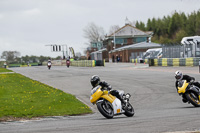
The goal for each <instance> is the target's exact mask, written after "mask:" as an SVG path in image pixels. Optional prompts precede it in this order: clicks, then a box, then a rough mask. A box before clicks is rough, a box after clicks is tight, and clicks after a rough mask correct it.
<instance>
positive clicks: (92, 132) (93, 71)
mask: <svg viewBox="0 0 200 133" xmlns="http://www.w3.org/2000/svg"><path fill="white" fill-rule="evenodd" d="M11 70H13V71H15V72H17V73H21V74H23V75H25V76H27V77H30V78H31V79H34V80H37V81H40V82H42V83H45V84H48V85H50V86H53V87H55V88H58V89H61V90H63V91H65V92H67V93H71V94H73V95H75V96H76V97H77V98H79V99H80V100H81V101H83V102H84V103H85V104H87V105H88V106H90V107H91V108H92V109H93V111H94V113H93V114H87V115H82V116H66V117H48V118H41V119H38V120H29V121H15V122H2V123H0V132H1V133H28V132H31V133H32V132H34V133H46V132H48V133H66V132H67V133H68V132H69V133H79V132H81V133H99V132H104V133H106V132H115V133H120V132H124V133H127V132H131V133H161V132H172V131H194V130H200V108H195V107H193V106H192V105H191V104H187V103H183V102H182V99H181V97H180V96H179V95H178V94H177V92H176V89H175V87H174V84H175V79H174V72H175V71H176V70H182V72H183V73H185V74H189V75H191V76H194V77H195V78H196V80H198V79H199V80H200V74H199V68H198V67H146V65H139V64H137V65H135V64H130V63H119V64H114V63H113V64H109V63H108V64H106V66H105V67H94V68H88V67H70V68H67V67H66V66H53V67H52V69H51V70H48V69H47V67H45V66H40V67H39V66H38V67H25V68H12V69H11ZM92 75H99V76H100V78H101V79H102V80H105V81H107V82H108V83H110V84H111V85H112V88H113V89H119V90H124V91H125V92H128V93H130V94H131V95H132V97H131V99H130V102H131V104H132V105H133V107H134V109H135V115H134V116H133V117H126V116H125V115H119V116H115V117H114V118H113V119H106V118H104V117H103V116H102V115H101V114H100V113H99V112H98V110H97V109H96V106H95V105H92V104H91V103H90V101H89V98H90V91H91V85H90V78H91V76H92ZM44 100H45V99H44Z"/></svg>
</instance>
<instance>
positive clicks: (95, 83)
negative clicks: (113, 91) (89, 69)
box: [90, 75, 100, 87]
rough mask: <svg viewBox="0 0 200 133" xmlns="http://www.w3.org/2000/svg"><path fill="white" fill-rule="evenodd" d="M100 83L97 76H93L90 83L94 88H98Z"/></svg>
mask: <svg viewBox="0 0 200 133" xmlns="http://www.w3.org/2000/svg"><path fill="white" fill-rule="evenodd" d="M99 82H100V78H99V76H97V75H94V76H92V78H91V80H90V83H91V85H92V86H93V87H95V86H97V85H98V84H99Z"/></svg>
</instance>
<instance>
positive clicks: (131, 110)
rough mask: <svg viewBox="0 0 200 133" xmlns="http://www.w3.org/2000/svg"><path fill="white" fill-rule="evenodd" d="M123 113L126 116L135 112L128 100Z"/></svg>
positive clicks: (130, 115)
mask: <svg viewBox="0 0 200 133" xmlns="http://www.w3.org/2000/svg"><path fill="white" fill-rule="evenodd" d="M124 110H125V113H124V115H126V116H128V117H132V116H133V115H134V114H135V112H134V108H133V107H132V105H131V104H130V103H129V102H128V103H127V106H126V107H125V108H124Z"/></svg>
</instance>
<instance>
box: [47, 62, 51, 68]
mask: <svg viewBox="0 0 200 133" xmlns="http://www.w3.org/2000/svg"><path fill="white" fill-rule="evenodd" d="M47 67H48V68H49V70H50V69H51V62H48V63H47Z"/></svg>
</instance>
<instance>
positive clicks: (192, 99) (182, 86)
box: [177, 80, 200, 107]
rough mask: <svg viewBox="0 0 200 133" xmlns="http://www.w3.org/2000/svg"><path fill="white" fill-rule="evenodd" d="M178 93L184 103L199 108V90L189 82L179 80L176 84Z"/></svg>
mask: <svg viewBox="0 0 200 133" xmlns="http://www.w3.org/2000/svg"><path fill="white" fill-rule="evenodd" d="M177 88H178V93H179V95H181V96H182V97H183V102H184V103H187V102H188V103H191V104H192V105H193V106H195V107H200V88H198V87H197V86H195V85H193V84H192V83H191V82H189V83H188V82H187V81H186V80H181V81H179V82H178V87H177Z"/></svg>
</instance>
